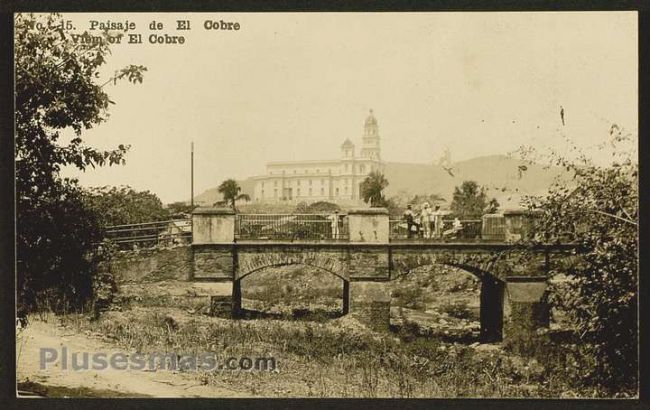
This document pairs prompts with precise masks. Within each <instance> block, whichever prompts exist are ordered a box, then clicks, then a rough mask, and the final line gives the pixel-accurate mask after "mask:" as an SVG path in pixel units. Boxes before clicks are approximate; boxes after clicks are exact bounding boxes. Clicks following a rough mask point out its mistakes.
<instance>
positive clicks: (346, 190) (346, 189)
mask: <svg viewBox="0 0 650 410" xmlns="http://www.w3.org/2000/svg"><path fill="white" fill-rule="evenodd" d="M347 194H348V187H345V195H347Z"/></svg>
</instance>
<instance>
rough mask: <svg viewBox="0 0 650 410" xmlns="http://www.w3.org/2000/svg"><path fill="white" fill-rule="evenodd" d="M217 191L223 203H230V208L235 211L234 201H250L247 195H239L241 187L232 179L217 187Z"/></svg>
mask: <svg viewBox="0 0 650 410" xmlns="http://www.w3.org/2000/svg"><path fill="white" fill-rule="evenodd" d="M217 191H219V193H220V194H221V195H223V202H225V203H228V202H230V206H231V207H232V208H233V209H235V201H237V200H238V199H245V200H250V197H249V196H248V194H239V193H240V192H241V187H240V186H239V184H238V183H237V181H235V180H234V179H226V180H225V181H223V182H222V183H221V185H219V188H217Z"/></svg>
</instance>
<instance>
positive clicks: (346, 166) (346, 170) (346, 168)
mask: <svg viewBox="0 0 650 410" xmlns="http://www.w3.org/2000/svg"><path fill="white" fill-rule="evenodd" d="M345 172H348V164H345Z"/></svg>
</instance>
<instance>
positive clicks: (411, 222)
mask: <svg viewBox="0 0 650 410" xmlns="http://www.w3.org/2000/svg"><path fill="white" fill-rule="evenodd" d="M402 218H403V219H404V220H405V221H406V232H407V236H408V238H409V239H410V238H412V237H413V232H414V231H415V229H414V226H415V215H413V209H411V205H407V206H406V211H404V214H402Z"/></svg>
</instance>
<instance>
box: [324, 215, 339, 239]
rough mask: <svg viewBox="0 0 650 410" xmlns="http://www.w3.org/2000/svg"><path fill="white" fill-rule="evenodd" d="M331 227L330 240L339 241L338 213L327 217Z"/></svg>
mask: <svg viewBox="0 0 650 410" xmlns="http://www.w3.org/2000/svg"><path fill="white" fill-rule="evenodd" d="M327 218H328V219H329V220H330V223H331V225H332V239H339V211H334V213H333V214H332V215H330V216H328V217H327Z"/></svg>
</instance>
